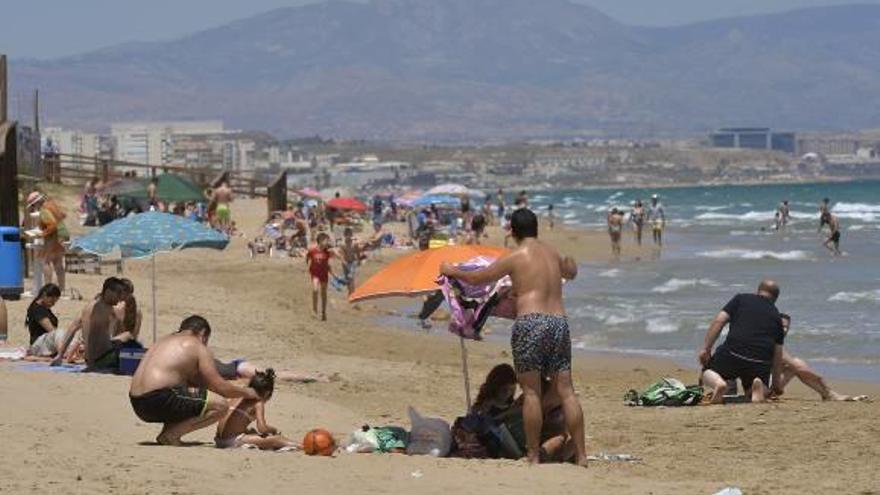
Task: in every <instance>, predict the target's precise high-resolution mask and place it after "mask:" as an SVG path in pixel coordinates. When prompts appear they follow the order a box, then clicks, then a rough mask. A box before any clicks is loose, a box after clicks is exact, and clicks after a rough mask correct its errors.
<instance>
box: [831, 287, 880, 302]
mask: <svg viewBox="0 0 880 495" xmlns="http://www.w3.org/2000/svg"><path fill="white" fill-rule="evenodd" d="M828 300H829V301H831V302H845V303H859V302H874V303H880V289H877V290H869V291H864V292H838V293H837V294H834V295H833V296H831V297H829V298H828Z"/></svg>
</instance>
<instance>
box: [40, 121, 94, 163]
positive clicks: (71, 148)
mask: <svg viewBox="0 0 880 495" xmlns="http://www.w3.org/2000/svg"><path fill="white" fill-rule="evenodd" d="M41 134H42V138H43V140H44V141H45V142H44V143H43V144H44V145H43V148H44V149H45V148H46V147H47V146H48V143H49V142H51V143H52V149H53V151H56V152H58V153H61V154H64V155H82V156H89V157H91V156H95V155H97V154H99V153H100V151H101V138H100V136H98V135H97V134H92V133H89V132H81V131H76V130H72V129H64V128H61V127H46V128H44V129H43V131H42V132H41Z"/></svg>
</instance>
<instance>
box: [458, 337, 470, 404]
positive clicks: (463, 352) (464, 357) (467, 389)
mask: <svg viewBox="0 0 880 495" xmlns="http://www.w3.org/2000/svg"><path fill="white" fill-rule="evenodd" d="M458 341H459V343H461V371H462V374H464V397H465V400H466V401H467V411H468V412H470V410H471V377H470V375H468V363H467V347H465V345H464V337H462V336H460V335H459V337H458Z"/></svg>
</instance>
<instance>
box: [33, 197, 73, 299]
mask: <svg viewBox="0 0 880 495" xmlns="http://www.w3.org/2000/svg"><path fill="white" fill-rule="evenodd" d="M27 208H28V209H29V210H30V209H33V210H35V211H39V219H38V221H37V227H39V232H38V233H37V234H36V237H39V238H42V239H43V247H42V249H41V250H40V251H39V260H40V262H42V263H43V266H44V268H43V277H44V280H43V282H44V283H46V284H48V283H50V282H52V271H53V270H54V271H55V274H56V276H57V277H58V287H60V288H61V291H62V292H63V291H64V244H63V243H65V242H67V241H69V240H70V234H68V232H67V227H66V226H65V225H64V217H65V214H64V212H63V211H61V208H60V207H59V206H58V204H57V203H55V202H54V201H52V200H50V199H48V198H47V197H46V195H45V194H43V193H41V192H39V191H34V192H32V193H30V194H29V195H28V197H27Z"/></svg>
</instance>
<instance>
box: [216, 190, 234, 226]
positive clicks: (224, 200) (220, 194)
mask: <svg viewBox="0 0 880 495" xmlns="http://www.w3.org/2000/svg"><path fill="white" fill-rule="evenodd" d="M212 198H213V200H214V201H215V202H216V203H217V210H216V213H215V215H216V216H217V226H218V227H219V228H220V230H222V231H224V232H227V231H229V228H230V227H231V225H232V210H231V209H230V208H229V204H230V203H232V200H233V199H234V196H233V194H232V189H230V188H229V184H228V183H226V181H223V182H221V183H220V186H219V187H217V188H216V189H214V194H213V195H212Z"/></svg>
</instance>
